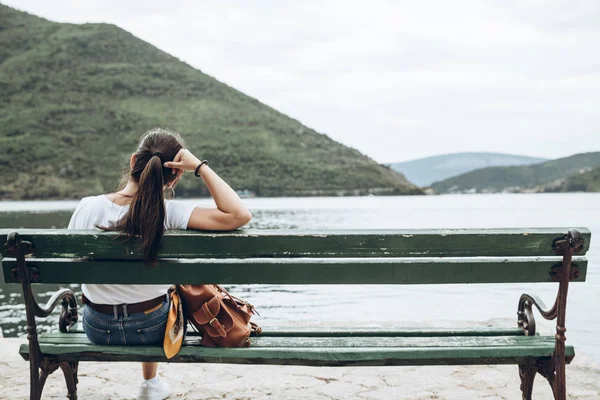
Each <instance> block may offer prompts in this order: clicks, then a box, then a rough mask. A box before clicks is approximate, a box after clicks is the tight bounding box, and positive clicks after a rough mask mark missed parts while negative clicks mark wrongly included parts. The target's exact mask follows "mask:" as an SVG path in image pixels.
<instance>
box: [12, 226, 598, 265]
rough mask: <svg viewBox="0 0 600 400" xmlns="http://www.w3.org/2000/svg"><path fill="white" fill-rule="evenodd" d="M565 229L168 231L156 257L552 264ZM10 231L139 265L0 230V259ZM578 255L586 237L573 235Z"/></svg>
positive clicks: (117, 254) (117, 253)
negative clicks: (514, 259) (540, 259)
mask: <svg viewBox="0 0 600 400" xmlns="http://www.w3.org/2000/svg"><path fill="white" fill-rule="evenodd" d="M568 229H569V228H510V229H508V228H504V229H419V230H415V229H404V230H396V229H388V230H375V229H371V230H367V229H366V230H319V231H311V230H277V229H274V230H252V229H245V230H240V231H233V232H193V231H170V232H167V234H166V235H165V237H164V240H163V246H162V248H161V250H160V253H159V256H160V257H164V258H167V257H178V258H195V257H213V258H248V257H333V258H338V257H372V256H378V257H473V256H474V257H497V256H506V255H510V256H551V255H553V254H554V253H553V251H552V241H553V240H554V239H556V238H558V237H562V236H563V235H564V234H565V233H567V231H568ZM12 230H16V231H18V232H19V234H20V235H21V237H22V238H23V239H24V240H29V241H32V242H33V243H35V255H36V257H42V258H62V257H68V258H71V257H94V256H96V255H98V254H100V255H102V258H106V259H125V258H126V259H139V258H140V252H139V250H138V249H136V248H135V247H136V246H134V245H133V244H132V243H129V244H124V243H122V242H119V241H116V240H115V238H116V237H117V234H116V233H115V232H99V231H97V230H96V231H83V230H80V231H73V230H66V229H57V230H51V229H47V230H39V229H0V252H2V254H3V255H5V253H4V250H3V249H4V243H5V241H6V235H7V234H8V233H9V232H10V231H12ZM578 230H579V232H580V233H581V235H582V238H583V240H584V248H583V249H582V251H581V252H580V253H579V254H580V255H583V254H585V252H586V251H587V249H588V248H589V244H590V238H591V233H590V231H589V229H587V228H578Z"/></svg>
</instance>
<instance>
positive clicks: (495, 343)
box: [40, 333, 554, 351]
mask: <svg viewBox="0 0 600 400" xmlns="http://www.w3.org/2000/svg"><path fill="white" fill-rule="evenodd" d="M200 339H201V338H200V337H199V336H195V335H193V336H187V337H186V340H185V345H187V346H194V345H195V346H199V345H200ZM250 341H251V343H252V347H255V348H271V347H273V348H292V347H311V348H313V347H339V348H342V347H365V348H367V347H376V348H386V347H407V348H416V347H504V346H533V347H535V346H548V345H549V344H552V345H553V344H554V338H553V337H551V336H535V337H527V336H455V337H453V336H437V337H432V336H429V337H403V336H397V337H369V336H352V337H348V336H332V337H308V336H302V335H301V334H300V335H297V336H293V337H292V336H283V337H281V336H256V337H251V338H250ZM40 343H46V344H87V345H91V343H90V342H89V340H88V339H87V337H86V336H85V334H84V333H68V334H64V333H53V334H44V335H43V336H42V338H41V339H40ZM134 351H135V350H134Z"/></svg>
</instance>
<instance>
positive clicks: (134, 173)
mask: <svg viewBox="0 0 600 400" xmlns="http://www.w3.org/2000/svg"><path fill="white" fill-rule="evenodd" d="M129 165H130V171H129V173H128V174H127V175H126V176H125V177H124V179H123V180H122V184H121V185H120V188H119V190H118V191H116V192H115V193H110V194H106V195H104V194H103V195H99V196H91V197H85V198H83V199H82V200H81V202H80V203H79V205H78V206H77V209H76V210H75V212H74V213H73V216H72V217H71V221H70V223H69V229H103V230H115V231H119V232H121V233H122V235H123V236H124V237H126V238H128V239H131V238H133V237H134V236H140V237H141V251H142V253H143V257H144V260H146V261H147V262H148V264H149V265H148V268H152V264H156V262H157V253H158V249H159V247H160V243H161V240H162V237H163V233H164V230H165V229H198V230H234V229H237V228H239V227H241V226H243V225H245V224H247V223H248V222H249V221H250V219H251V218H252V216H251V214H250V212H249V211H248V209H247V208H246V207H245V206H244V204H243V203H242V201H241V200H240V198H239V196H238V195H237V194H236V192H235V191H234V190H233V189H232V188H231V187H230V186H229V185H228V184H227V183H226V182H225V181H223V179H221V178H220V177H219V176H218V175H217V174H216V173H215V172H214V171H212V170H211V169H210V167H209V166H208V163H207V162H206V161H200V160H199V159H198V158H196V157H195V156H194V155H193V154H192V153H191V152H190V151H189V150H187V149H185V146H184V143H183V140H182V139H181V137H180V136H179V134H177V133H174V132H170V131H167V130H163V129H154V130H151V131H149V132H147V133H146V134H144V135H143V136H142V138H141V140H140V144H139V146H138V149H137V151H136V152H135V153H134V154H132V155H131V159H130V164H129ZM185 171H192V172H194V175H195V176H197V177H200V178H202V180H203V181H204V183H205V184H206V186H207V188H208V190H209V192H210V193H211V195H212V197H213V199H214V201H215V203H216V205H217V207H215V208H205V207H202V208H200V207H196V206H195V205H193V204H179V203H175V202H171V201H165V199H164V191H165V190H166V189H173V187H174V186H175V184H176V183H177V182H178V181H179V179H181V177H182V176H183V173H184V172H185ZM170 287H171V285H89V284H83V285H82V287H81V289H82V292H83V302H84V304H85V307H84V311H83V328H84V331H85V333H86V336H87V337H88V339H89V340H90V341H91V342H92V343H94V344H110V345H149V344H156V345H161V344H162V343H163V339H164V334H165V327H166V322H167V316H168V313H169V295H168V291H169V289H170ZM157 368H158V363H154V362H144V363H142V374H143V377H144V381H143V382H142V383H141V385H140V387H139V391H138V394H137V398H138V399H164V398H166V397H168V395H169V387H168V385H167V383H166V382H164V381H161V380H159V377H158V375H157V374H156V371H157Z"/></svg>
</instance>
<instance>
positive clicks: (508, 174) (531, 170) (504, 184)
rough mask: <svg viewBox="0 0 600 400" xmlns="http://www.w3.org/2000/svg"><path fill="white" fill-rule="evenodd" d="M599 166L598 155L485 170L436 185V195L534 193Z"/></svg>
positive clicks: (599, 153) (599, 157)
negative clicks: (547, 185) (504, 192)
mask: <svg viewBox="0 0 600 400" xmlns="http://www.w3.org/2000/svg"><path fill="white" fill-rule="evenodd" d="M599 166H600V152H595V153H583V154H576V155H573V156H570V157H566V158H559V159H557V160H551V161H546V162H543V163H540V164H534V165H526V166H512V167H489V168H482V169H478V170H475V171H471V172H468V173H466V174H462V175H459V176H456V177H453V178H449V179H446V180H443V181H440V182H436V183H434V184H433V185H431V187H432V188H433V190H434V191H435V192H436V193H465V192H478V193H482V192H486V193H495V192H502V191H513V192H519V191H537V190H538V189H537V188H536V187H538V186H541V185H544V184H547V183H550V182H553V181H557V180H560V179H564V178H566V177H568V176H571V175H573V174H576V173H578V172H579V171H580V170H585V169H590V168H595V167H599Z"/></svg>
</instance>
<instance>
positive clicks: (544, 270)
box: [2, 256, 588, 284]
mask: <svg viewBox="0 0 600 400" xmlns="http://www.w3.org/2000/svg"><path fill="white" fill-rule="evenodd" d="M560 261H561V258H560V257H471V258H417V259H410V258H361V259H355V258H352V259H350V258H343V259H331V258H321V259H315V258H309V259H300V258H253V259H187V260H175V259H163V260H160V262H159V264H158V265H157V266H154V267H149V266H148V265H147V264H145V263H144V262H142V261H126V260H125V261H123V260H115V261H89V260H82V259H73V260H65V259H30V260H28V262H27V265H28V266H30V267H34V268H37V269H38V270H39V278H38V281H37V282H39V283H72V282H80V283H96V284H102V283H107V284H135V283H140V282H143V283H145V284H169V283H173V282H178V283H189V284H200V283H220V284H446V283H522V282H552V281H553V279H552V276H551V274H550V272H551V270H552V267H553V266H554V265H557V264H560ZM587 263H588V261H587V259H586V258H585V257H581V256H577V257H573V265H574V266H576V267H578V268H579V275H577V276H576V277H574V278H573V279H572V281H574V282H583V281H585V279H586V272H587ZM2 266H3V270H4V279H5V281H6V282H15V280H14V277H12V276H11V273H10V271H11V270H12V269H13V268H16V262H15V261H14V259H5V260H3V261H2Z"/></svg>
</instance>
